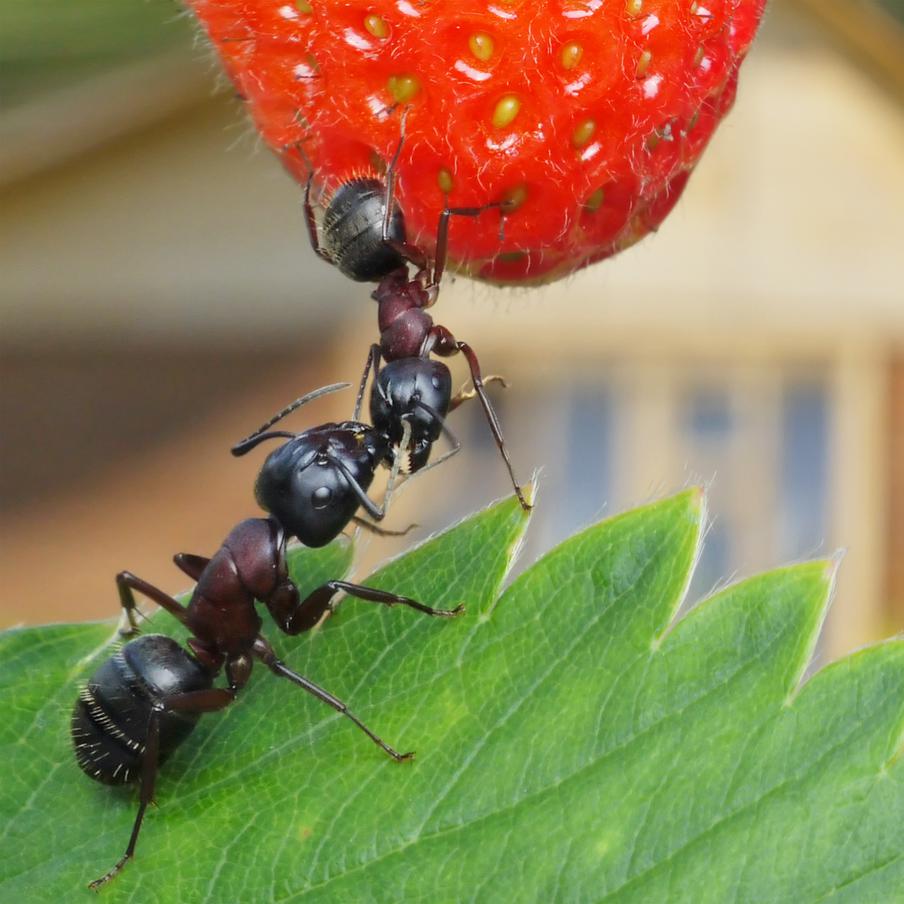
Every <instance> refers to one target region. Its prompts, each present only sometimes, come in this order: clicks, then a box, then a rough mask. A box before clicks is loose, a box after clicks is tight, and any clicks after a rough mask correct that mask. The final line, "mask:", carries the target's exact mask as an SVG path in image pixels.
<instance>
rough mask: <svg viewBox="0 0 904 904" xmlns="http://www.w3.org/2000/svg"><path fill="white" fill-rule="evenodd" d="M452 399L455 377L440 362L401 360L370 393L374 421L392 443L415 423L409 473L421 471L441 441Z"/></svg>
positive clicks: (386, 370)
mask: <svg viewBox="0 0 904 904" xmlns="http://www.w3.org/2000/svg"><path fill="white" fill-rule="evenodd" d="M451 398H452V375H451V374H450V373H449V368H448V367H446V365H445V364H443V363H441V362H440V361H433V360H431V359H430V358H400V359H399V360H397V361H390V362H389V364H386V365H384V367H383V368H382V369H381V370H380V374H379V376H378V377H377V381H376V383H375V385H374V388H373V391H372V392H371V394H370V419H371V421H373V425H374V428H375V429H377V430H379V431H380V432H382V433H384V434H386V435H387V436H388V437H389V440H390V442H392V443H399V442H400V441H401V439H402V421H403V419H405V420H407V421H408V422H409V423H410V424H411V446H410V455H409V460H408V462H407V463H403V464H407V470H409V471H411V472H412V473H413V472H414V471H417V470H419V469H420V468H422V467H423V466H424V465H425V464H427V459H428V458H429V457H430V449H431V447H432V446H433V443H434V442H436V440H438V439H439V436H440V434H441V433H442V429H443V421H444V420H445V417H446V414H447V413H448V411H449V401H450V400H451Z"/></svg>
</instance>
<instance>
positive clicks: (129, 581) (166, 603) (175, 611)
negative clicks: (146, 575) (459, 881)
mask: <svg viewBox="0 0 904 904" xmlns="http://www.w3.org/2000/svg"><path fill="white" fill-rule="evenodd" d="M116 587H117V589H118V590H119V602H120V605H121V606H122V608H123V611H124V613H125V617H126V620H127V621H128V625H129V626H128V627H127V628H125V627H123V628H120V629H119V633H120V635H121V636H123V637H129V636H131V635H134V634H139V633H140V631H139V628H138V621H137V619H136V618H135V615H136V613H137V614H138V615H139V616H141V618H145V616H144V615H142V613H141V610H140V609H139V608H138V605H137V603H136V602H135V593H134V591H136V590H137V591H138V592H139V593H142V594H144V595H145V596H146V597H148V599H151V600H153V601H154V602H155V603H157V605H158V606H160V607H161V608H162V609H165V610H166V611H167V612H169V614H170V615H172V616H173V617H174V618H176V619H178V620H179V621H180V622H182V624H185V619H186V617H187V612H186V609H185V607H184V606H183V605H182V604H181V603H180V602H179V601H178V600H175V599H173V598H172V597H171V596H170V595H169V594H168V593H164V592H163V591H162V590H161V589H160V588H159V587H155V586H154V585H153V584H149V583H148V582H147V581H145V580H143V579H142V578H139V577H136V576H135V575H134V574H132V572H131V571H120V572H119V574H118V575H116Z"/></svg>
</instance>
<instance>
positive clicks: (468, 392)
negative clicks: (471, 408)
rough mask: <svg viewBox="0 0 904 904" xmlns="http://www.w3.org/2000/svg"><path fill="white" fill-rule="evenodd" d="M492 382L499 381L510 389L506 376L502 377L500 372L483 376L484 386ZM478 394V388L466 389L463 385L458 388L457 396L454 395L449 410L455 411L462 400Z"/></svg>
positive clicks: (464, 400) (503, 386)
mask: <svg viewBox="0 0 904 904" xmlns="http://www.w3.org/2000/svg"><path fill="white" fill-rule="evenodd" d="M490 383H499V384H501V386H502V388H503V389H508V383H507V382H506V379H505V377H502V376H500V375H499V374H487V376H485V377H484V378H483V385H484V386H489V385H490ZM465 385H467V384H465ZM476 395H477V390H476V389H465V387H464V386H462V388H461V389H459V390H458V392H457V393H456V394H455V396H453V398H452V401H451V402H449V411H450V412H451V411H455V409H456V408H458V406H459V405H461V404H462V402H468V401H470V400H471V399H473V398H474V397H475V396H476Z"/></svg>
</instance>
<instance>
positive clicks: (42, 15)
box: [0, 0, 193, 107]
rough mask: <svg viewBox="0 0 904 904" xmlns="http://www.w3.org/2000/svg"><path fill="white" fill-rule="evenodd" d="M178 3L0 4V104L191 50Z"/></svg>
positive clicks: (63, 0) (40, 0)
mask: <svg viewBox="0 0 904 904" xmlns="http://www.w3.org/2000/svg"><path fill="white" fill-rule="evenodd" d="M192 33H193V27H192V24H191V22H190V21H189V20H188V19H187V17H186V16H185V14H184V13H183V10H182V7H181V5H180V4H179V3H177V2H175V0H77V2H73V0H0V86H2V88H0V106H3V107H6V106H13V105H15V104H18V103H21V102H23V101H26V100H28V99H30V98H32V97H34V96H35V95H37V94H39V93H41V92H43V91H48V90H52V89H55V88H64V87H67V86H69V85H71V84H72V83H73V82H77V81H79V80H81V79H83V78H87V77H90V76H92V75H96V74H98V73H100V72H104V71H105V70H107V69H111V68H113V67H114V66H117V65H120V64H122V63H128V62H132V61H134V60H136V59H140V58H141V57H143V56H146V55H149V54H152V53H157V52H160V51H164V50H167V49H169V48H172V47H176V46H179V45H181V46H190V44H191V41H192Z"/></svg>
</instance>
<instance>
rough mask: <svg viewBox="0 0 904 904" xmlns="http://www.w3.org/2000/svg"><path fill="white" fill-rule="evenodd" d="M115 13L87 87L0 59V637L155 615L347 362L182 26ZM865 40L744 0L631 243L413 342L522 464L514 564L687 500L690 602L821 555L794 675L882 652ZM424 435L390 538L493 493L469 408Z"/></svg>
mask: <svg viewBox="0 0 904 904" xmlns="http://www.w3.org/2000/svg"><path fill="white" fill-rule="evenodd" d="M41 6H54V7H56V6H62V4H61V3H59V2H58V0H53V2H51V0H44V2H43V3H36V4H35V7H41ZM131 6H132V5H129V7H131ZM135 7H136V8H140V13H135V12H134V11H132V12H128V13H123V11H122V10H123V6H122V4H116V3H114V0H92V2H91V3H88V4H87V7H86V8H87V9H90V10H91V11H92V14H96V15H97V16H98V17H106V16H113V18H114V19H115V21H116V22H117V23H118V26H117V28H118V30H114V32H115V35H118V37H115V36H114V37H115V39H114V37H111V38H110V40H109V41H108V44H107V45H105V46H93V45H91V46H88V47H87V49H86V50H85V54H84V56H85V57H86V58H87V59H86V60H80V59H77V58H75V57H74V56H73V54H72V53H71V52H68V53H67V52H63V50H61V49H60V47H64V45H65V47H69V48H71V47H72V46H80V45H79V44H78V42H74V43H73V42H72V39H71V37H70V38H69V39H67V40H68V43H67V41H63V40H62V39H60V43H59V46H58V45H57V44H54V41H53V35H50V36H49V37H48V36H46V35H45V37H44V39H43V41H44V43H43V44H42V45H41V46H40V47H39V48H37V49H35V48H32V51H33V57H31V58H27V50H28V47H27V41H26V40H25V38H24V37H22V38H20V39H19V40H18V41H17V42H16V41H13V39H12V38H10V39H9V40H6V42H5V45H6V46H5V47H4V44H0V49H2V50H3V52H4V53H9V52H11V50H12V49H13V48H15V50H16V52H17V53H20V54H22V56H23V59H22V60H19V59H17V60H14V62H16V63H17V64H18V68H17V66H16V65H14V66H12V67H11V68H12V72H13V75H14V76H17V77H14V78H13V79H12V80H11V82H10V83H11V84H12V86H13V88H14V90H13V91H12V94H11V99H10V100H9V101H8V102H7V103H6V105H5V107H4V108H3V110H2V113H0V297H2V320H3V331H2V338H0V348H2V362H0V375H2V378H3V390H2V400H0V401H2V410H0V424H2V432H3V453H2V454H3V465H4V467H3V468H2V469H0V472H2V473H0V488H2V490H3V492H4V496H5V504H4V515H3V521H2V533H3V545H2V552H0V556H2V563H0V586H2V587H3V588H4V590H3V593H2V595H0V624H9V623H13V622H17V621H21V620H26V621H29V622H40V621H46V620H50V619H62V618H81V617H88V616H98V615H101V614H105V613H112V612H113V611H114V610H115V608H116V599H115V594H114V592H113V582H112V576H113V573H114V572H115V571H116V570H118V569H120V568H124V567H128V568H130V569H131V570H133V571H135V572H137V573H139V574H141V575H142V576H145V577H147V578H148V579H150V580H152V581H155V582H159V583H161V584H163V585H164V586H167V587H178V586H179V581H178V579H177V576H176V573H175V572H174V571H173V569H172V568H171V566H169V564H168V557H169V555H171V554H172V553H173V552H176V551H177V550H187V551H196V552H205V551H209V550H210V549H211V548H212V547H213V546H215V545H216V544H217V543H218V542H219V540H220V539H221V538H222V536H223V532H224V530H225V529H226V528H227V527H228V526H229V525H231V524H232V523H233V521H235V520H237V519H238V518H240V517H244V516H247V515H248V514H251V513H253V512H254V504H253V500H252V498H251V491H250V487H251V484H252V481H253V477H254V473H255V464H256V462H254V461H244V460H243V461H241V462H235V461H232V460H230V459H229V457H228V455H227V454H226V449H227V448H228V445H229V444H230V443H231V442H232V441H233V440H235V439H236V438H237V437H239V436H241V435H244V434H245V433H247V432H248V431H249V430H250V429H251V428H252V427H254V426H255V424H257V423H258V422H260V421H261V420H263V419H264V418H265V417H266V416H267V415H269V414H270V413H271V412H272V411H275V410H277V409H278V408H279V407H281V406H282V405H283V404H284V403H285V402H286V401H288V400H289V399H290V398H291V397H293V396H294V395H298V394H300V393H301V392H302V391H305V390H307V389H309V388H311V387H312V386H313V385H314V384H319V383H324V382H332V381H334V380H339V379H344V380H351V381H354V380H356V379H357V376H358V374H359V372H360V368H361V367H362V366H363V362H364V355H365V352H366V349H367V347H368V343H369V342H370V341H372V339H373V337H374V335H375V318H374V314H375V309H374V307H373V304H372V302H370V301H369V300H368V298H367V290H366V289H365V288H363V287H360V286H355V285H352V284H350V283H347V282H346V281H344V280H343V279H342V278H341V277H339V276H338V275H337V274H336V273H335V272H334V271H332V269H331V268H329V267H328V266H326V265H324V264H323V263H322V262H319V261H317V260H316V259H314V258H313V255H312V254H311V253H310V251H309V249H308V248H307V240H306V237H305V233H304V228H303V223H302V220H301V215H300V207H299V191H298V188H297V187H296V186H294V185H293V184H292V183H291V182H290V181H289V180H288V178H287V177H286V176H284V175H283V173H282V172H281V171H280V169H279V166H278V164H277V163H276V162H275V160H273V159H272V158H271V157H270V155H269V154H268V153H266V152H265V151H261V150H259V149H257V147H256V142H255V138H254V136H253V133H252V132H251V130H250V127H249V126H248V125H247V123H246V122H245V120H244V118H243V116H242V113H241V109H240V106H239V105H238V104H237V102H235V100H234V99H233V98H232V97H231V96H230V94H229V91H228V90H227V89H226V86H224V85H223V84H222V83H220V82H218V79H217V75H216V67H215V66H214V65H213V64H212V63H211V62H210V60H209V59H208V58H207V56H206V52H205V51H203V49H200V50H199V49H198V48H194V47H193V46H192V38H191V33H190V27H189V26H188V23H186V22H185V21H181V20H180V21H168V20H169V19H170V18H171V17H172V10H173V7H171V6H170V5H168V4H164V3H163V0H153V2H151V3H148V4H137V5H135ZM896 13H897V14H901V15H902V16H904V4H895V3H894V2H891V0H889V2H888V3H887V4H886V5H885V6H880V5H876V4H873V3H867V2H862V3H860V2H851V0H837V2H836V0H775V2H774V4H773V8H772V10H771V14H770V16H769V17H768V19H767V23H766V26H765V29H764V33H763V36H762V37H761V39H760V40H759V41H758V43H757V44H756V46H755V48H754V52H753V53H752V55H751V58H750V60H749V61H748V63H747V64H746V67H745V72H744V74H743V75H742V79H741V91H740V95H739V100H738V105H737V108H736V110H735V112H734V113H733V114H732V115H731V116H730V117H729V119H728V120H727V121H726V123H725V124H723V126H722V128H721V130H720V132H719V134H718V135H717V137H716V139H715V141H714V143H713V146H712V147H711V149H710V150H709V152H708V154H707V156H706V157H705V159H704V161H703V163H702V164H701V166H700V168H699V170H698V172H697V173H696V174H695V176H694V177H693V179H692V181H691V184H690V187H689V189H688V191H687V193H686V195H685V198H684V199H683V200H682V202H681V204H680V205H679V207H678V208H677V210H676V211H675V213H674V214H673V215H672V217H671V218H670V220H669V221H667V223H666V224H665V226H664V227H663V229H662V231H661V233H660V234H659V235H658V236H656V237H654V238H652V239H649V240H647V241H645V242H643V243H641V244H640V245H638V246H637V247H635V248H633V249H632V250H631V251H629V252H626V253H625V254H623V255H622V256H621V257H619V258H617V259H615V260H613V261H611V262H607V263H605V264H603V265H600V266H597V267H595V268H593V269H591V270H589V271H586V272H584V273H581V274H579V275H578V276H575V277H574V278H572V279H569V280H567V281H564V282H561V283H558V284H556V285H553V286H550V287H548V288H545V289H542V290H529V291H528V290H524V291H505V292H503V291H500V290H497V289H491V288H488V287H484V286H475V285H474V284H471V283H468V282H466V281H458V282H456V283H454V284H453V285H448V286H447V287H446V288H445V289H444V291H443V297H442V300H441V303H440V306H439V307H438V308H437V314H438V316H439V317H440V318H441V322H443V323H446V324H447V325H449V326H450V327H452V328H453V329H454V331H455V332H456V334H458V335H459V336H460V337H463V338H466V339H468V340H469V341H470V342H471V343H472V344H473V345H474V346H475V347H476V348H477V350H478V352H479V354H480V356H481V360H482V363H483V365H484V370H485V372H502V373H504V374H505V375H506V376H507V377H508V378H510V380H511V382H512V388H511V389H509V390H508V391H506V392H505V393H504V395H503V394H499V393H497V394H496V397H497V398H498V399H499V405H500V409H501V415H502V419H503V425H504V427H505V431H506V434H507V437H508V440H509V443H510V446H511V449H512V454H513V457H514V460H515V463H516V467H517V469H518V470H519V472H520V473H521V475H522V476H523V477H524V478H526V477H527V476H529V474H530V473H531V471H532V469H533V468H535V467H541V468H542V474H541V478H540V480H541V489H540V506H539V508H538V512H537V515H536V516H535V524H534V528H533V531H532V535H531V540H530V543H529V547H528V550H527V551H526V552H525V555H524V559H525V560H529V559H531V558H533V557H534V556H535V555H536V554H538V553H539V552H540V551H542V550H544V549H546V548H548V547H549V546H550V545H551V544H552V543H553V542H556V541H558V540H559V539H562V538H563V537H565V536H567V535H568V534H569V533H571V532H572V531H573V530H574V529H576V528H577V527H579V526H581V525H583V524H586V523H589V522H590V521H592V520H593V519H595V518H597V517H599V516H600V515H602V514H605V513H612V512H616V511H619V510H621V509H623V508H625V507H628V506H631V505H634V504H637V503H640V502H643V501H645V500H647V499H651V498H654V497H656V496H659V495H662V494H664V493H668V492H671V491H673V490H675V489H678V488H680V487H681V486H683V485H684V484H685V483H688V482H699V481H702V482H704V483H706V484H707V485H708V486H709V487H710V510H711V515H712V523H711V527H710V530H709V534H708V538H707V544H706V547H705V552H704V556H703V559H702V561H701V563H700V567H699V569H698V572H697V575H696V577H695V580H694V584H693V586H692V589H691V594H690V599H691V601H693V600H694V599H697V598H699V597H700V596H701V595H704V594H706V593H707V592H709V591H710V590H711V589H712V588H713V587H715V586H718V585H720V584H721V583H723V582H725V581H727V580H729V579H731V578H733V577H736V576H744V575H748V574H751V573H754V572H756V571H758V570H762V569H765V568H769V567H773V566H775V565H778V564H781V563H783V562H785V561H788V560H792V559H799V558H806V557H811V556H814V555H832V554H833V553H834V552H835V550H837V549H838V548H845V549H846V550H847V553H846V555H845V559H844V563H843V566H842V569H841V577H840V582H839V590H838V595H837V599H836V602H835V606H834V609H833V612H832V615H831V618H830V622H829V626H828V632H827V635H826V638H825V644H826V651H825V652H826V653H827V654H830V655H835V654H838V653H840V652H843V651H845V650H847V649H849V648H851V647H853V646H856V645H858V644H861V643H863V642H865V641H867V640H871V639H875V638H877V637H879V636H881V635H883V634H886V633H889V632H891V631H894V630H895V629H900V627H901V625H902V622H904V289H902V268H901V255H900V250H899V248H900V246H901V234H902V225H904V214H902V210H904V62H902V61H904V38H902V33H904V32H902V28H901V26H899V25H898V24H897V19H895V18H894V15H895V14H896ZM72 15H75V14H74V13H72ZM132 16H140V17H144V18H142V19H141V21H140V22H135V21H133V20H132V19H131V18H130V17H132ZM74 21H75V20H72V21H70V22H68V23H67V22H66V21H63V22H62V24H61V25H60V29H61V33H62V31H63V30H64V29H65V28H66V27H68V28H69V29H70V32H69V34H70V35H71V29H72V28H73V27H74V26H73V22H74ZM19 24H20V25H21V28H22V34H23V35H24V34H25V33H26V31H27V29H26V26H27V23H24V24H22V23H19ZM80 24H81V25H82V26H84V23H83V22H82V23H80ZM139 26H140V27H139ZM86 31H90V33H91V34H92V35H97V34H108V33H109V32H108V31H104V30H103V29H100V30H98V29H93V30H92V29H86ZM149 35H150V36H155V40H156V41H157V42H158V43H156V44H155V43H154V40H151V39H150V38H149V37H148V36H149ZM13 37H15V35H13ZM97 40H100V38H98V39H97ZM89 44H90V42H89ZM129 48H131V49H132V52H131V53H129V52H127V50H128V49H129ZM38 51H41V52H42V53H43V54H44V56H43V57H41V56H40V54H39V53H38ZM35 57H37V59H35ZM36 72H38V73H41V74H42V79H41V80H40V81H39V80H38V79H37V78H36V76H35V73H36ZM458 374H459V375H460V376H461V379H462V381H463V380H464V376H465V373H464V370H463V369H461V368H459V370H458ZM350 403H351V402H350V399H345V398H344V397H341V396H340V397H333V398H331V399H330V400H329V401H325V402H323V403H322V404H321V407H320V408H319V409H318V412H319V413H318V414H316V415H315V414H314V413H313V412H312V415H311V416H312V417H314V416H316V417H318V418H319V417H322V418H323V419H327V418H329V417H342V416H347V414H348V406H349V405H350ZM456 423H457V426H455V424H456ZM453 427H454V428H455V429H456V430H457V432H458V433H459V434H460V436H461V438H462V440H463V441H464V443H465V450H464V451H463V452H462V454H460V455H459V456H457V457H456V458H455V459H453V461H452V462H450V463H449V464H448V465H447V466H444V468H443V469H440V470H437V471H434V472H432V473H431V474H429V475H425V476H424V477H423V479H419V480H418V481H417V482H416V483H415V484H413V485H412V487H411V488H410V489H409V490H407V491H406V492H405V493H404V494H402V496H401V497H400V499H399V505H398V507H397V510H396V514H395V515H394V519H393V520H395V519H396V518H397V519H398V523H399V524H401V523H403V522H404V521H406V519H410V520H414V521H417V522H418V523H420V524H421V525H422V526H423V528H424V529H425V530H426V529H434V528H438V527H440V526H442V525H444V524H447V523H448V522H449V521H450V520H451V519H452V518H454V517H457V516H459V515H462V514H464V513H466V512H467V511H470V510H471V509H473V508H474V507H476V506H479V505H481V504H483V503H485V502H486V501H487V500H488V499H490V498H494V497H496V496H500V495H502V494H504V493H505V492H507V489H508V488H507V483H506V477H505V473H504V470H503V468H502V465H501V464H500V462H499V461H498V456H497V453H496V450H495V446H494V445H493V443H492V440H491V438H490V436H489V434H488V432H487V431H486V429H485V426H484V425H483V423H482V421H481V417H480V412H479V410H478V409H476V408H474V409H472V410H471V411H470V412H468V413H465V412H464V411H462V412H461V413H460V414H456V415H455V418H454V420H453ZM398 545H399V544H395V545H393V544H391V543H389V542H382V541H381V542H380V543H379V544H376V543H371V544H370V548H369V549H368V551H367V555H368V559H367V560H368V561H376V560H378V559H379V558H381V557H382V556H384V555H385V554H388V553H389V552H390V551H392V550H394V549H396V548H398Z"/></svg>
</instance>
